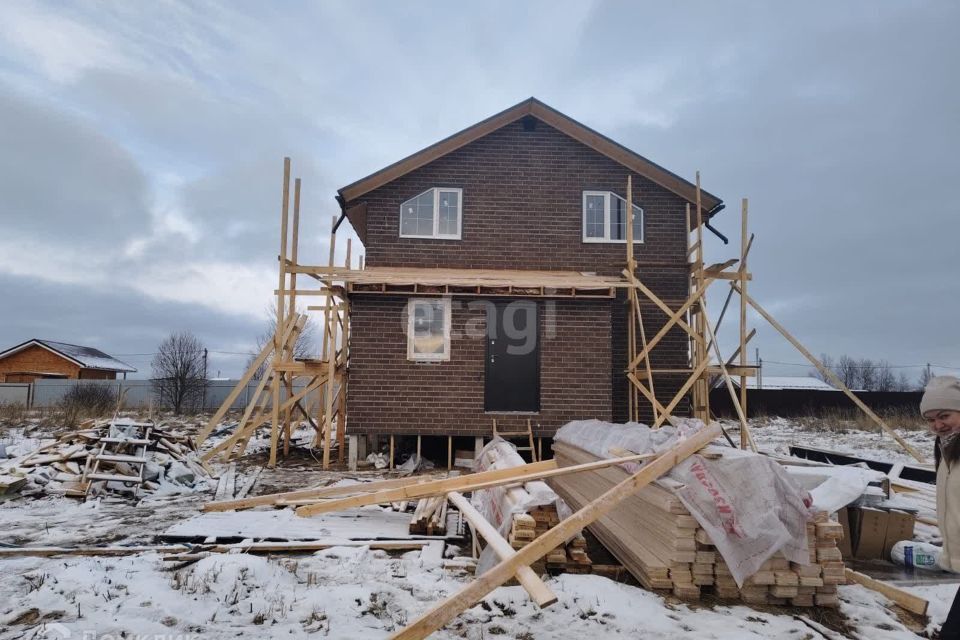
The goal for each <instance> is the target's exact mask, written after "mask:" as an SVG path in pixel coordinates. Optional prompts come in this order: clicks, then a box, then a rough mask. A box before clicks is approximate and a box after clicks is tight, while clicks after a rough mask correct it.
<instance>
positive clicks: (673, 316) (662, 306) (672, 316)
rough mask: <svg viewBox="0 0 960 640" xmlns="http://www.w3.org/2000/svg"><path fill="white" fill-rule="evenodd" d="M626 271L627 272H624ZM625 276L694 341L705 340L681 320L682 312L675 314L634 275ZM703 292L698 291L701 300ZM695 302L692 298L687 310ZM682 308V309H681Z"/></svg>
mask: <svg viewBox="0 0 960 640" xmlns="http://www.w3.org/2000/svg"><path fill="white" fill-rule="evenodd" d="M624 271H626V270H624ZM624 275H626V276H627V278H628V279H629V280H630V283H631V284H632V285H633V286H634V287H636V288H637V289H640V291H642V292H643V295H645V296H647V298H649V299H650V301H651V302H653V304H655V305H657V306H658V307H660V310H661V311H663V312H664V313H665V314H667V317H668V318H670V321H671V324H676V325H678V326H679V327H680V328H681V329H683V330H684V331H686V332H687V333H688V334H689V335H690V336H691V337H692V338H693V339H694V340H698V341H702V340H703V336H701V335H700V334H699V333H697V332H696V331H695V330H694V329H693V328H692V327H691V326H690V325H689V324H687V323H686V322H684V321H683V320H681V319H680V316H682V315H683V313H682V312H681V313H680V314H677V312H675V311H674V310H673V309H671V308H670V307H669V306H667V303H666V302H664V301H663V300H661V299H660V297H659V296H658V295H657V294H655V293H654V292H653V291H651V290H650V288H649V287H647V285H645V284H643V282H641V281H640V280H638V279H637V278H636V276H633V275H632V274H631V275H627V273H624ZM702 290H703V288H701V290H698V291H697V298H699V297H700V296H702V295H703V293H702ZM693 302H695V300H693V299H692V298H690V299H688V300H687V303H685V306H687V308H689V305H691V304H693ZM681 308H682V307H681Z"/></svg>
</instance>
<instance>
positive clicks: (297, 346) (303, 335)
mask: <svg viewBox="0 0 960 640" xmlns="http://www.w3.org/2000/svg"><path fill="white" fill-rule="evenodd" d="M266 313H267V323H266V328H265V329H264V330H263V333H261V334H260V335H259V336H257V349H256V351H257V353H260V350H261V349H263V346H264V345H265V344H267V343H268V342H273V335H274V334H275V333H276V332H277V303H276V302H274V303H272V304H270V305H268V306H267V309H266ZM314 355H316V347H315V346H314V325H313V322H312V321H311V320H310V319H307V323H306V324H305V325H303V330H302V331H301V332H300V335H299V336H297V341H296V342H295V343H294V344H293V357H294V358H295V359H296V358H309V357H311V356H314ZM256 358H257V356H256V355H251V356H250V358H249V359H248V360H247V367H248V368H249V367H250V365H251V364H253V361H254V360H256ZM266 368H267V363H266V362H264V363H263V364H261V365H260V366H259V367H258V368H257V371H256V372H255V373H254V374H253V377H254V379H255V380H259V379H260V378H262V377H263V372H264V371H265V370H266Z"/></svg>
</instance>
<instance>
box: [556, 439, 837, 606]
mask: <svg viewBox="0 0 960 640" xmlns="http://www.w3.org/2000/svg"><path fill="white" fill-rule="evenodd" d="M553 450H554V455H555V457H556V459H557V462H558V464H560V465H561V466H568V465H573V464H580V463H584V462H591V461H593V460H596V459H597V458H596V457H595V456H593V455H591V454H590V453H587V452H585V451H583V450H582V449H579V448H576V447H574V446H571V445H569V444H566V443H562V442H556V443H554V445H553ZM627 476H628V474H627V472H626V471H625V470H624V469H622V468H621V467H606V468H603V469H597V470H593V471H589V472H585V473H578V474H574V475H565V476H557V477H555V478H551V479H550V480H549V481H548V482H549V484H550V486H551V487H553V489H554V490H555V491H556V492H557V493H558V494H560V496H561V497H563V499H564V500H566V501H567V503H568V504H569V505H570V507H571V508H572V509H574V510H577V509H580V508H581V507H583V505H585V504H587V503H588V502H590V501H591V500H594V499H595V498H597V497H598V496H600V495H601V494H602V493H604V492H605V491H607V490H608V489H610V488H611V487H612V486H614V485H615V484H617V483H618V482H620V481H622V480H623V479H624V478H626V477H627ZM589 529H590V531H591V532H592V533H593V534H594V535H595V536H596V537H597V538H598V539H599V540H600V542H601V543H602V544H603V545H604V546H605V547H606V548H607V549H608V550H609V551H610V553H611V554H613V556H614V557H615V558H616V559H617V560H619V561H620V562H621V563H622V564H623V565H624V566H625V567H626V568H627V570H628V571H630V573H631V574H632V575H633V576H634V577H635V578H636V579H637V580H638V581H639V582H640V584H642V585H643V586H644V587H646V588H647V589H651V590H669V591H672V592H673V594H674V595H676V596H677V597H680V598H684V599H688V600H697V599H699V598H700V596H701V594H702V593H703V592H712V593H714V594H715V595H716V596H717V597H720V598H724V599H731V600H741V601H743V602H746V603H750V604H771V605H787V604H791V605H794V606H813V605H818V606H833V607H835V606H837V605H838V600H837V585H838V584H842V583H843V582H844V577H843V575H844V573H843V572H844V567H843V561H842V559H841V557H840V551H839V549H838V548H837V541H838V540H839V539H840V538H842V536H843V529H842V527H841V526H840V525H839V524H838V523H836V522H830V521H829V520H828V517H827V514H826V513H821V514H818V515H817V518H816V520H815V521H814V522H811V523H809V524H808V527H807V532H808V536H807V537H808V541H809V545H810V562H811V564H810V565H808V566H804V565H799V564H795V563H791V562H789V561H788V560H787V559H786V558H784V557H783V556H781V555H780V554H777V555H775V556H774V557H772V558H770V559H769V560H767V561H766V562H765V563H764V564H763V565H762V566H761V568H760V570H759V571H758V572H757V573H755V574H754V575H752V576H750V577H748V578H747V580H746V581H745V582H744V584H743V587H742V588H740V587H738V586H737V583H736V581H735V580H734V578H733V576H732V575H731V573H730V570H729V568H728V567H727V565H726V563H725V562H724V560H723V558H722V557H721V555H720V553H719V552H717V550H716V548H715V547H714V545H713V543H712V542H711V540H710V538H709V536H708V535H707V533H706V531H705V530H704V529H703V528H701V527H700V526H699V525H698V523H697V521H696V519H695V518H694V517H693V516H692V515H690V512H689V511H688V510H687V508H686V507H685V506H684V505H683V503H682V502H681V501H680V499H679V498H678V497H677V496H675V495H674V494H673V493H672V492H671V491H669V490H667V489H664V488H663V487H661V486H658V485H647V486H646V487H643V488H642V489H640V490H639V491H637V492H636V493H635V494H633V495H632V496H630V497H629V498H627V499H625V500H624V501H623V502H622V503H621V505H620V508H618V509H616V510H614V511H613V512H611V513H610V514H608V515H607V516H604V517H603V518H600V519H599V520H597V521H596V522H594V523H593V524H592V525H590V527H589Z"/></svg>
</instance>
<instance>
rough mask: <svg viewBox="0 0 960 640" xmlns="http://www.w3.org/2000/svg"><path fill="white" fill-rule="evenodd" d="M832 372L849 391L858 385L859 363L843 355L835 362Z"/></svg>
mask: <svg viewBox="0 0 960 640" xmlns="http://www.w3.org/2000/svg"><path fill="white" fill-rule="evenodd" d="M834 372H835V373H836V374H837V377H838V378H840V381H841V382H842V383H843V384H845V385H846V386H847V387H848V388H850V389H856V388H857V387H858V386H859V385H860V363H858V362H857V361H856V360H854V359H853V358H851V357H850V356H848V355H846V354H844V355H842V356H840V359H839V360H837V365H836V368H835V369H834Z"/></svg>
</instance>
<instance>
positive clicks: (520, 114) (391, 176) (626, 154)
mask: <svg viewBox="0 0 960 640" xmlns="http://www.w3.org/2000/svg"><path fill="white" fill-rule="evenodd" d="M526 116H533V117H534V118H537V119H538V120H540V121H542V122H544V123H546V124H548V125H550V126H551V127H553V128H554V129H557V130H558V131H560V132H562V133H565V134H566V135H568V136H570V137H571V138H573V139H574V140H577V141H578V142H580V143H582V144H585V145H586V146H588V147H590V148H591V149H594V150H595V151H598V152H599V153H602V154H603V155H605V156H607V157H608V158H610V159H612V160H614V161H616V162H619V163H620V164H622V165H623V166H625V167H627V168H628V169H632V170H633V171H635V172H636V173H638V174H640V175H642V176H644V177H646V178H647V179H649V180H651V181H653V182H655V183H656V184H658V185H660V186H662V187H663V188H665V189H667V190H668V191H671V192H673V193H675V194H677V195H678V196H680V197H681V198H683V199H684V200H686V201H687V202H690V203H691V204H695V203H696V185H694V184H692V183H690V182H689V181H687V180H684V179H683V178H681V177H680V176H678V175H677V174H675V173H673V172H672V171H669V170H667V169H665V168H663V167H661V166H660V165H658V164H656V163H655V162H652V161H651V160H648V159H647V158H644V157H643V156H641V155H640V154H638V153H634V152H633V151H631V150H630V149H627V148H626V147H624V146H623V145H621V144H619V143H617V142H614V141H613V140H611V139H610V138H608V137H606V136H604V135H602V134H600V133H597V132H596V131H594V130H593V129H591V128H590V127H587V126H586V125H583V124H581V123H579V122H577V121H576V120H574V119H573V118H571V117H569V116H567V115H564V114H562V113H560V112H559V111H557V110H556V109H554V108H553V107H550V106H549V105H546V104H544V103H543V102H540V101H539V100H537V99H536V98H528V99H526V100H524V101H523V102H521V103H519V104H516V105H514V106H512V107H510V108H509V109H506V110H504V111H501V112H500V113H498V114H495V115H493V116H490V117H489V118H487V119H486V120H482V121H480V122H478V123H477V124H475V125H472V126H470V127H467V128H466V129H464V130H463V131H460V132H458V133H455V134H453V135H452V136H450V137H448V138H444V139H443V140H441V141H440V142H437V143H435V144H432V145H430V146H429V147H426V148H425V149H421V150H420V151H417V152H416V153H414V154H413V155H409V156H407V157H406V158H404V159H402V160H399V161H397V162H394V163H393V164H391V165H389V166H387V167H384V168H383V169H380V170H379V171H377V172H375V173H371V174H370V175H369V176H367V177H365V178H361V179H360V180H357V181H356V182H352V183H351V184H348V185H347V186H345V187H342V188H340V189H338V190H337V193H339V194H340V197H341V198H343V200H344V201H345V202H351V201H352V200H355V199H356V198H359V197H360V196H362V195H364V194H365V193H369V192H370V191H373V190H374V189H376V188H378V187H381V186H383V185H385V184H387V183H388V182H391V181H393V180H396V179H397V178H399V177H401V176H403V175H405V174H407V173H410V172H411V171H413V170H414V169H419V168H420V167H422V166H423V165H425V164H427V163H430V162H433V161H434V160H436V159H437V158H440V157H442V156H445V155H447V154H448V153H450V152H452V151H455V150H457V149H459V148H460V147H463V146H465V145H467V144H470V143H471V142H473V141H475V140H478V139H480V138H482V137H483V136H485V135H487V134H490V133H493V132H494V131H496V130H497V129H500V128H501V127H504V126H506V125H508V124H510V123H512V122H515V121H517V120H519V119H521V118H524V117H526ZM700 201H701V204H702V206H703V209H704V211H705V212H706V211H709V210H710V209H712V208H714V207H715V206H717V205H718V204H720V203H721V202H722V200H721V199H720V198H718V197H717V196H715V195H713V194H711V193H709V192H707V191H704V190H703V189H702V188H701V190H700Z"/></svg>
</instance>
